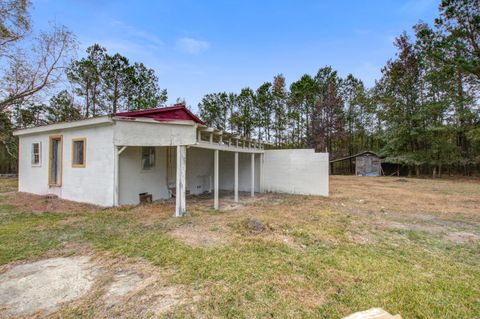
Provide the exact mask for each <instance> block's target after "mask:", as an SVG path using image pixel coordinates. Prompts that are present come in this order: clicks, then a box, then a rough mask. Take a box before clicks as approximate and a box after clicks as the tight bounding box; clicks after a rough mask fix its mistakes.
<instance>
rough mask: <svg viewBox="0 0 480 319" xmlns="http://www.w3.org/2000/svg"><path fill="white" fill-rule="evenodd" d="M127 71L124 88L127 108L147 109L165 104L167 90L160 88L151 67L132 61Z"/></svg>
mask: <svg viewBox="0 0 480 319" xmlns="http://www.w3.org/2000/svg"><path fill="white" fill-rule="evenodd" d="M129 72H130V74H129V76H128V80H127V85H126V88H125V90H126V96H127V105H128V109H129V110H139V109H149V108H155V107H157V106H159V105H164V104H165V102H166V101H167V90H166V89H163V90H160V86H159V84H158V77H157V76H156V75H155V71H154V70H153V69H149V68H147V67H145V65H144V64H143V63H134V64H133V66H132V67H131V68H130V69H129Z"/></svg>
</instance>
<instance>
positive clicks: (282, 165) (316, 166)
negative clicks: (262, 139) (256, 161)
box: [264, 149, 329, 196]
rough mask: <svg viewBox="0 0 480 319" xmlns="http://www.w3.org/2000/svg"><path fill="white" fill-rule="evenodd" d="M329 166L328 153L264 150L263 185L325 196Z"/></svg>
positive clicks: (268, 188) (283, 191)
mask: <svg viewBox="0 0 480 319" xmlns="http://www.w3.org/2000/svg"><path fill="white" fill-rule="evenodd" d="M328 170H329V164H328V153H315V151H314V150H313V149H291V150H266V151H265V164H264V187H265V190H266V191H268V192H282V193H292V194H304V195H322V196H328V191H329V190H328V189H329V188H328V182H329V176H328V174H329V173H328Z"/></svg>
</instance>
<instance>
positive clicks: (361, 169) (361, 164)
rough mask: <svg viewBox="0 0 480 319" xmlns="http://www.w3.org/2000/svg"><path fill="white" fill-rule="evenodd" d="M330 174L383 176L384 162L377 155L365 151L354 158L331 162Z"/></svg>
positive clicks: (349, 157)
mask: <svg viewBox="0 0 480 319" xmlns="http://www.w3.org/2000/svg"><path fill="white" fill-rule="evenodd" d="M330 174H332V175H357V176H381V175H382V162H381V159H380V156H378V155H377V154H376V153H374V152H370V151H364V152H361V153H358V154H355V155H352V156H347V157H343V158H338V159H334V160H331V161H330Z"/></svg>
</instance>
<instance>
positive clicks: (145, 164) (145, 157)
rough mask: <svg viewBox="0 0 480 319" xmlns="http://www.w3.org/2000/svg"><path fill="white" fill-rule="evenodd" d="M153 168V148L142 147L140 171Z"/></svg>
mask: <svg viewBox="0 0 480 319" xmlns="http://www.w3.org/2000/svg"><path fill="white" fill-rule="evenodd" d="M154 166H155V147H142V169H151V168H152V167H154Z"/></svg>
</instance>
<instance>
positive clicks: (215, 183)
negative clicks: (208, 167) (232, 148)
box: [213, 150, 219, 209]
mask: <svg viewBox="0 0 480 319" xmlns="http://www.w3.org/2000/svg"><path fill="white" fill-rule="evenodd" d="M218 206H219V205H218V150H215V151H214V157H213V208H214V209H218Z"/></svg>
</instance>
